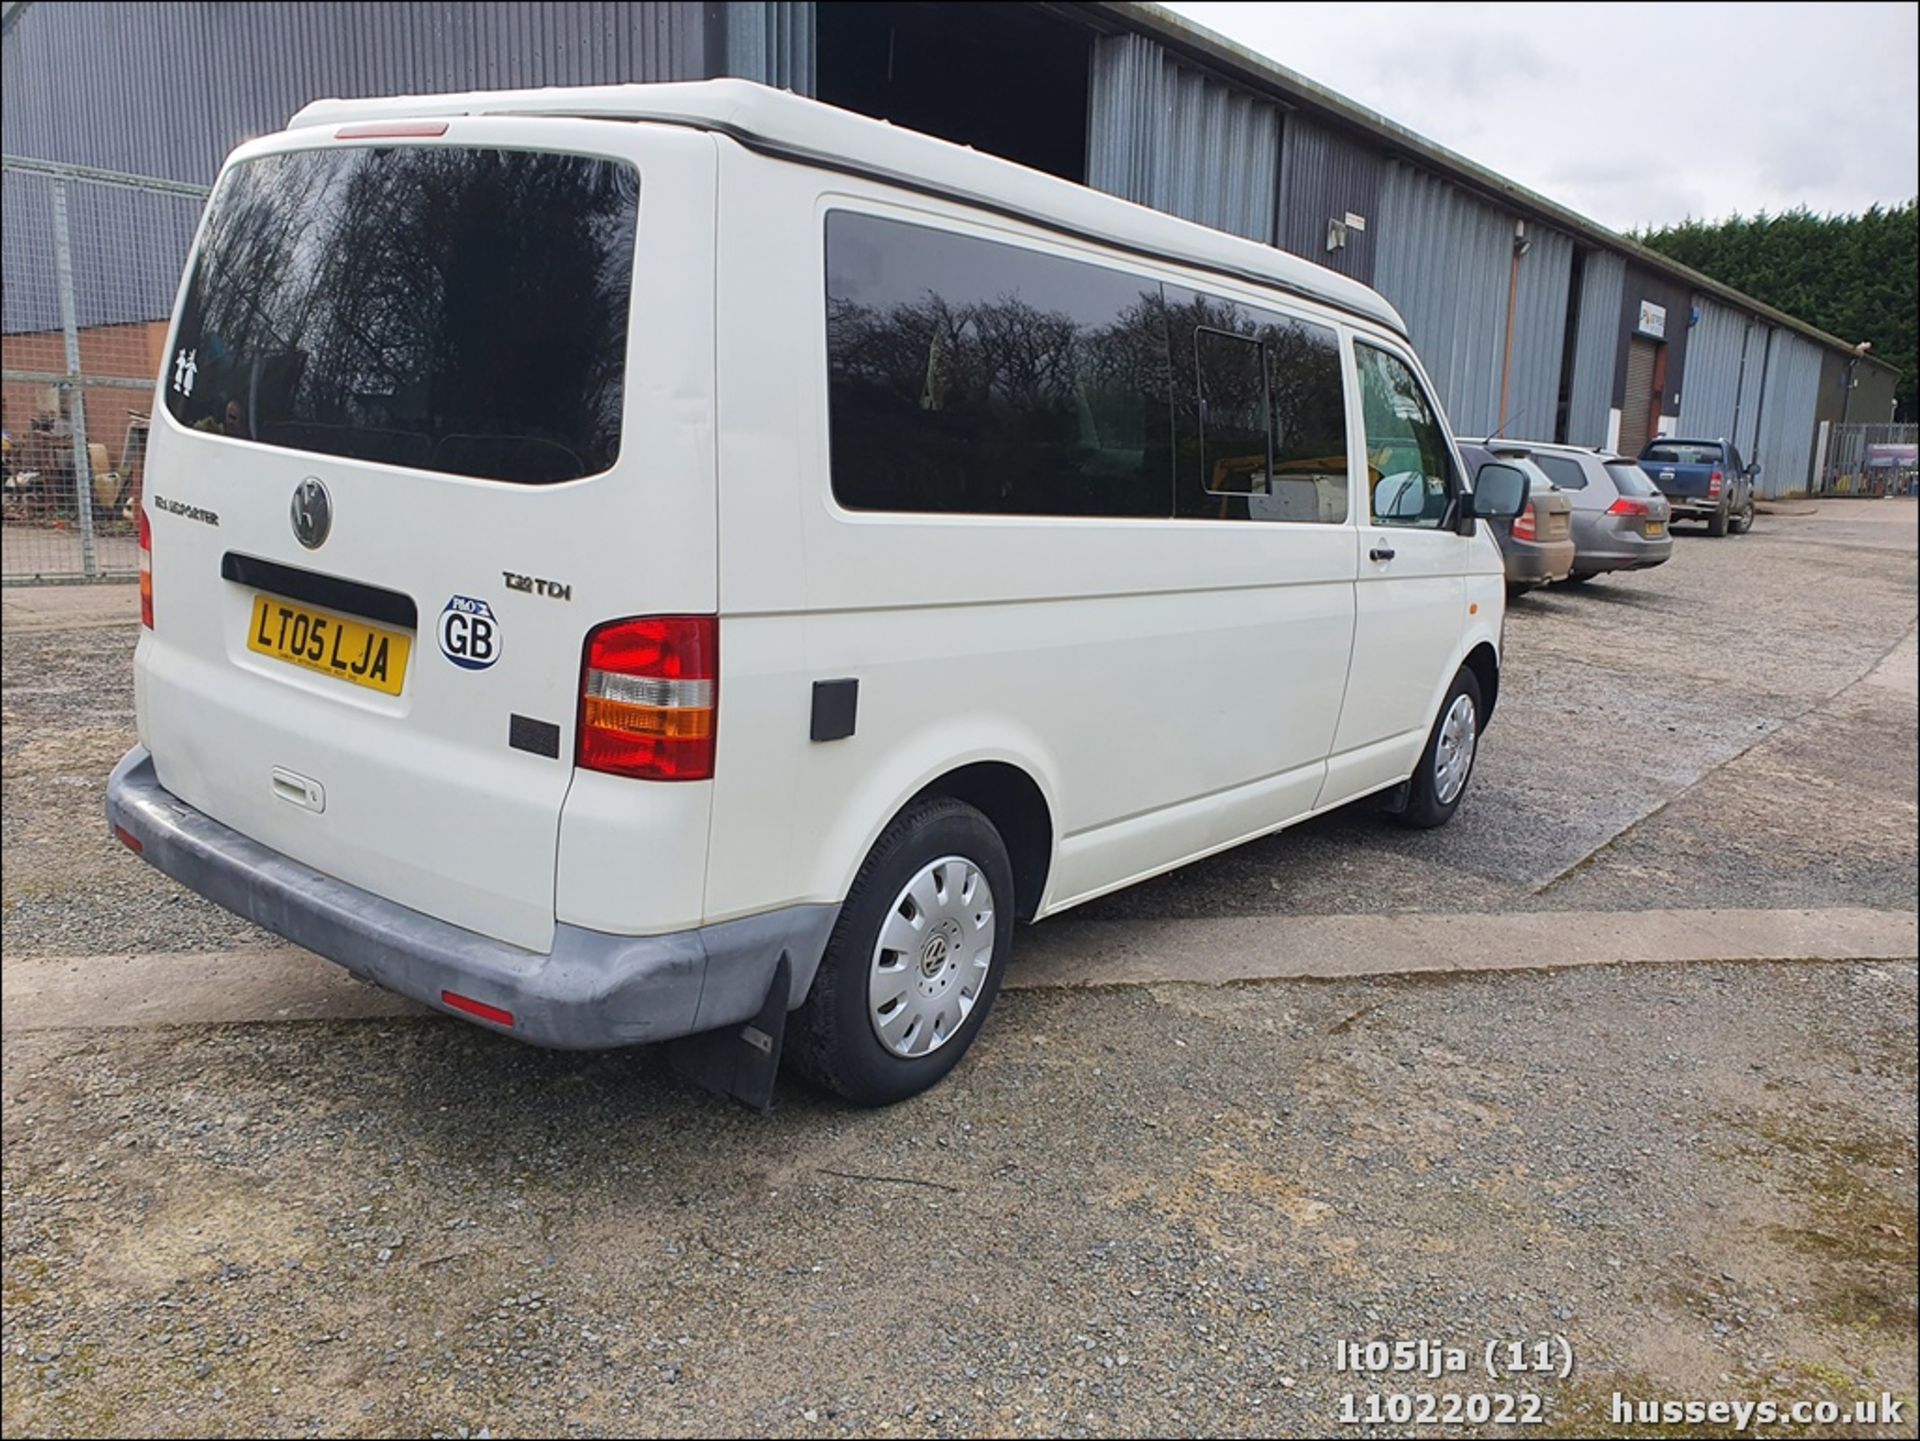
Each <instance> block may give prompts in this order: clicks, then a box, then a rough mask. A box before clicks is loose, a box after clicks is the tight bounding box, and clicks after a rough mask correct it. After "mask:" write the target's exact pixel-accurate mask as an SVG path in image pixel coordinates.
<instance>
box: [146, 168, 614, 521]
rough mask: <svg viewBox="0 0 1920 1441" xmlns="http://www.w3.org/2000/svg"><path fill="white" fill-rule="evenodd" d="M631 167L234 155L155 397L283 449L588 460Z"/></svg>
mask: <svg viewBox="0 0 1920 1441" xmlns="http://www.w3.org/2000/svg"><path fill="white" fill-rule="evenodd" d="M639 183H640V182H639V176H638V174H637V173H636V172H635V170H634V169H633V167H632V166H630V165H627V164H625V163H623V162H620V161H614V160H601V159H593V158H589V157H586V156H573V155H553V154H541V153H536V152H531V151H518V150H479V149H463V148H454V147H448V146H397V147H390V148H389V147H344V146H343V147H340V148H338V149H327V150H302V151H295V152H292V153H289V154H285V155H271V156H263V157H262V158H260V159H258V160H251V161H248V162H246V163H244V164H242V165H239V166H236V167H235V168H234V169H233V170H232V171H231V172H229V173H228V175H227V177H226V179H225V180H224V181H222V183H221V185H220V188H219V191H218V193H217V194H216V195H215V197H214V200H213V203H212V208H211V209H210V211H209V212H208V216H207V221H206V229H205V234H204V237H203V239H202V242H201V249H200V257H199V260H198V263H197V264H196V265H195V267H194V272H193V275H192V277H191V278H190V280H189V281H188V285H187V293H186V298H185V300H184V302H183V308H182V311H181V318H180V327H179V332H178V336H177V338H176V339H175V342H174V353H173V354H172V355H170V356H169V357H168V358H167V371H166V375H165V381H166V396H167V408H168V410H169V411H171V412H172V414H173V416H174V418H175V419H176V420H178V421H179V422H180V423H181V424H182V425H186V426H190V427H192V428H194V429H196V430H208V431H214V432H217V433H220V434H225V435H233V436H238V437H241V438H244V439H249V440H255V441H260V442H262V443H264V444H267V445H275V446H284V447H287V448H289V449H293V450H307V451H317V452H320V453H321V454H324V455H339V456H349V457H352V458H354V459H357V460H368V461H375V462H379V463H382V464H388V465H403V466H409V467H412V468H414V469H418V470H432V471H441V472H444V473H446V474H449V475H463V476H473V477H477V478H480V479H486V480H504V481H513V482H518V483H521V484H528V485H540V484H546V483H550V482H555V481H563V480H574V479H577V478H579V477H581V476H585V475H593V474H596V473H598V472H600V471H603V470H606V469H607V468H608V467H609V466H611V465H612V464H613V462H614V460H615V459H616V458H617V457H618V455H619V451H620V408H621V387H622V382H623V378H624V371H625V359H626V336H627V309H628V300H629V295H630V292H631V288H632V279H633V240H634V229H635V220H636V215H637V210H638V198H639Z"/></svg>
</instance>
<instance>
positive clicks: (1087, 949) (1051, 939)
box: [1007, 909, 1920, 989]
mask: <svg viewBox="0 0 1920 1441" xmlns="http://www.w3.org/2000/svg"><path fill="white" fill-rule="evenodd" d="M1022 942H1023V944H1022V946H1021V948H1020V951H1019V953H1018V955H1017V956H1016V958H1015V961H1014V965H1013V969H1012V970H1011V971H1010V972H1009V973H1008V976H1007V985H1008V986H1010V987H1015V988H1029V989H1031V988H1040V987H1058V986H1112V985H1148V984H1161V983H1166V982H1187V983H1190V984H1198V985H1226V984H1231V983H1233V982H1237V981H1258V980H1295V979H1311V980H1328V979H1335V978H1344V977H1352V976H1386V975H1411V974H1419V973H1423V972H1454V971H1502V970H1535V969H1553V968H1559V967H1566V966H1597V965H1622V964H1625V965H1640V964H1660V963H1675V962H1689V961H1763V960H1764V961H1796V960H1840V959H1858V958H1873V959H1904V958H1906V957H1910V956H1913V955H1915V954H1916V950H1917V949H1920V924H1917V923H1916V918H1915V917H1914V916H1913V915H1912V914H1909V913H1903V912H1895V911H1874V910H1859V909H1829V910H1778V911H1755V910H1739V911H1734V910H1705V911H1681V910H1648V911H1625V912H1619V911H1615V912H1608V911H1599V912H1596V911H1530V912H1519V913H1508V914H1502V915H1478V914H1470V913H1455V914H1446V913H1440V914H1435V913H1422V914H1399V915H1348V916H1290V917H1270V916H1267V917H1263V916H1235V917H1229V918H1222V919H1218V920H1194V921H1160V922H1153V921H1132V922H1116V921H1081V922H1076V921H1075V920H1074V919H1073V918H1072V917H1071V916H1067V917H1062V918H1061V919H1060V920H1058V921H1054V922H1050V923H1048V924H1045V925H1042V926H1039V927H1036V928H1035V929H1034V931H1033V932H1032V933H1031V934H1029V935H1027V936H1024V937H1022Z"/></svg>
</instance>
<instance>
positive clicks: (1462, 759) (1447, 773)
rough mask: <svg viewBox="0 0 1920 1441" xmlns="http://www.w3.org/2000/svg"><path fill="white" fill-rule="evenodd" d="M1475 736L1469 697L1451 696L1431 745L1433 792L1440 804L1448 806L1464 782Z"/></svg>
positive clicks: (1471, 764)
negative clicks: (1438, 734) (1451, 701)
mask: <svg viewBox="0 0 1920 1441" xmlns="http://www.w3.org/2000/svg"><path fill="white" fill-rule="evenodd" d="M1479 738H1480V732H1479V727H1478V726H1476V725H1475V724H1474V716H1473V700H1472V698H1471V697H1468V696H1463V695H1457V696H1455V697H1454V698H1453V704H1452V705H1450V706H1448V707H1447V715H1446V719H1445V720H1443V721H1441V722H1440V744H1439V745H1437V746H1435V747H1434V748H1433V791H1434V794H1435V795H1436V796H1438V797H1439V799H1440V804H1441V805H1443V806H1450V805H1452V804H1453V800H1454V797H1455V796H1457V795H1459V794H1460V789H1461V787H1462V786H1464V785H1466V783H1467V772H1468V771H1470V770H1472V769H1473V748H1474V745H1475V744H1476V743H1477V742H1478V741H1479Z"/></svg>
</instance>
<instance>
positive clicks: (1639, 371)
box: [1620, 335, 1660, 455]
mask: <svg viewBox="0 0 1920 1441" xmlns="http://www.w3.org/2000/svg"><path fill="white" fill-rule="evenodd" d="M1659 355H1660V347H1659V346H1658V345H1656V344H1654V342H1653V341H1651V340H1642V339H1641V338H1640V337H1639V336H1637V335H1636V336H1635V337H1634V338H1633V340H1632V341H1631V342H1630V343H1629V345H1628V346H1627V394H1626V398H1625V399H1624V400H1623V401H1622V402H1621V410H1620V454H1622V455H1638V454H1639V453H1640V452H1641V451H1643V450H1645V449H1646V448H1647V442H1648V440H1650V439H1652V436H1653V372H1654V369H1655V362H1656V361H1657V360H1658V358H1659Z"/></svg>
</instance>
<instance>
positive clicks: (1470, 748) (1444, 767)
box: [1398, 666, 1485, 830]
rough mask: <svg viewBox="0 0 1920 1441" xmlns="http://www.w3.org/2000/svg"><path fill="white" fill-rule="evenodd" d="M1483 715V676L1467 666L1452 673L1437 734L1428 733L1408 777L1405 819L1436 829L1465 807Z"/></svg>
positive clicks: (1402, 815) (1410, 823) (1402, 820)
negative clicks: (1411, 772) (1411, 777)
mask: <svg viewBox="0 0 1920 1441" xmlns="http://www.w3.org/2000/svg"><path fill="white" fill-rule="evenodd" d="M1484 719H1485V712H1484V711H1483V710H1482V709H1481V698H1480V682H1479V681H1478V680H1477V679H1476V678H1475V677H1474V674H1473V672H1472V671H1470V670H1468V669H1467V668H1466V667H1465V666H1462V667H1461V668H1460V673H1459V674H1458V675H1456V676H1455V677H1454V678H1453V685H1452V686H1451V687H1450V688H1449V689H1448V691H1447V698H1446V699H1445V700H1443V701H1441V702H1440V714H1439V715H1438V716H1437V717H1436V718H1435V719H1434V722H1433V734H1432V735H1430V736H1428V737H1427V748H1426V749H1425V750H1424V751H1422V752H1421V753H1420V765H1419V768H1418V769H1416V770H1415V771H1414V773H1413V779H1412V780H1411V781H1409V782H1408V789H1407V804H1406V807H1405V808H1404V809H1403V810H1402V811H1401V812H1400V814H1399V817H1398V819H1399V820H1400V823H1401V824H1402V825H1408V826H1413V827H1415V828H1417V829H1419V830H1432V829H1433V828H1434V827H1435V826H1444V825H1445V824H1446V823H1447V822H1448V821H1450V820H1452V819H1453V813H1454V812H1455V811H1457V810H1459V809H1460V798H1461V797H1462V796H1464V795H1465V794H1466V793H1467V781H1468V780H1469V779H1471V778H1472V775H1473V762H1474V757H1475V756H1476V755H1478V754H1479V750H1480V729H1481V726H1482V723H1483V721H1484Z"/></svg>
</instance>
